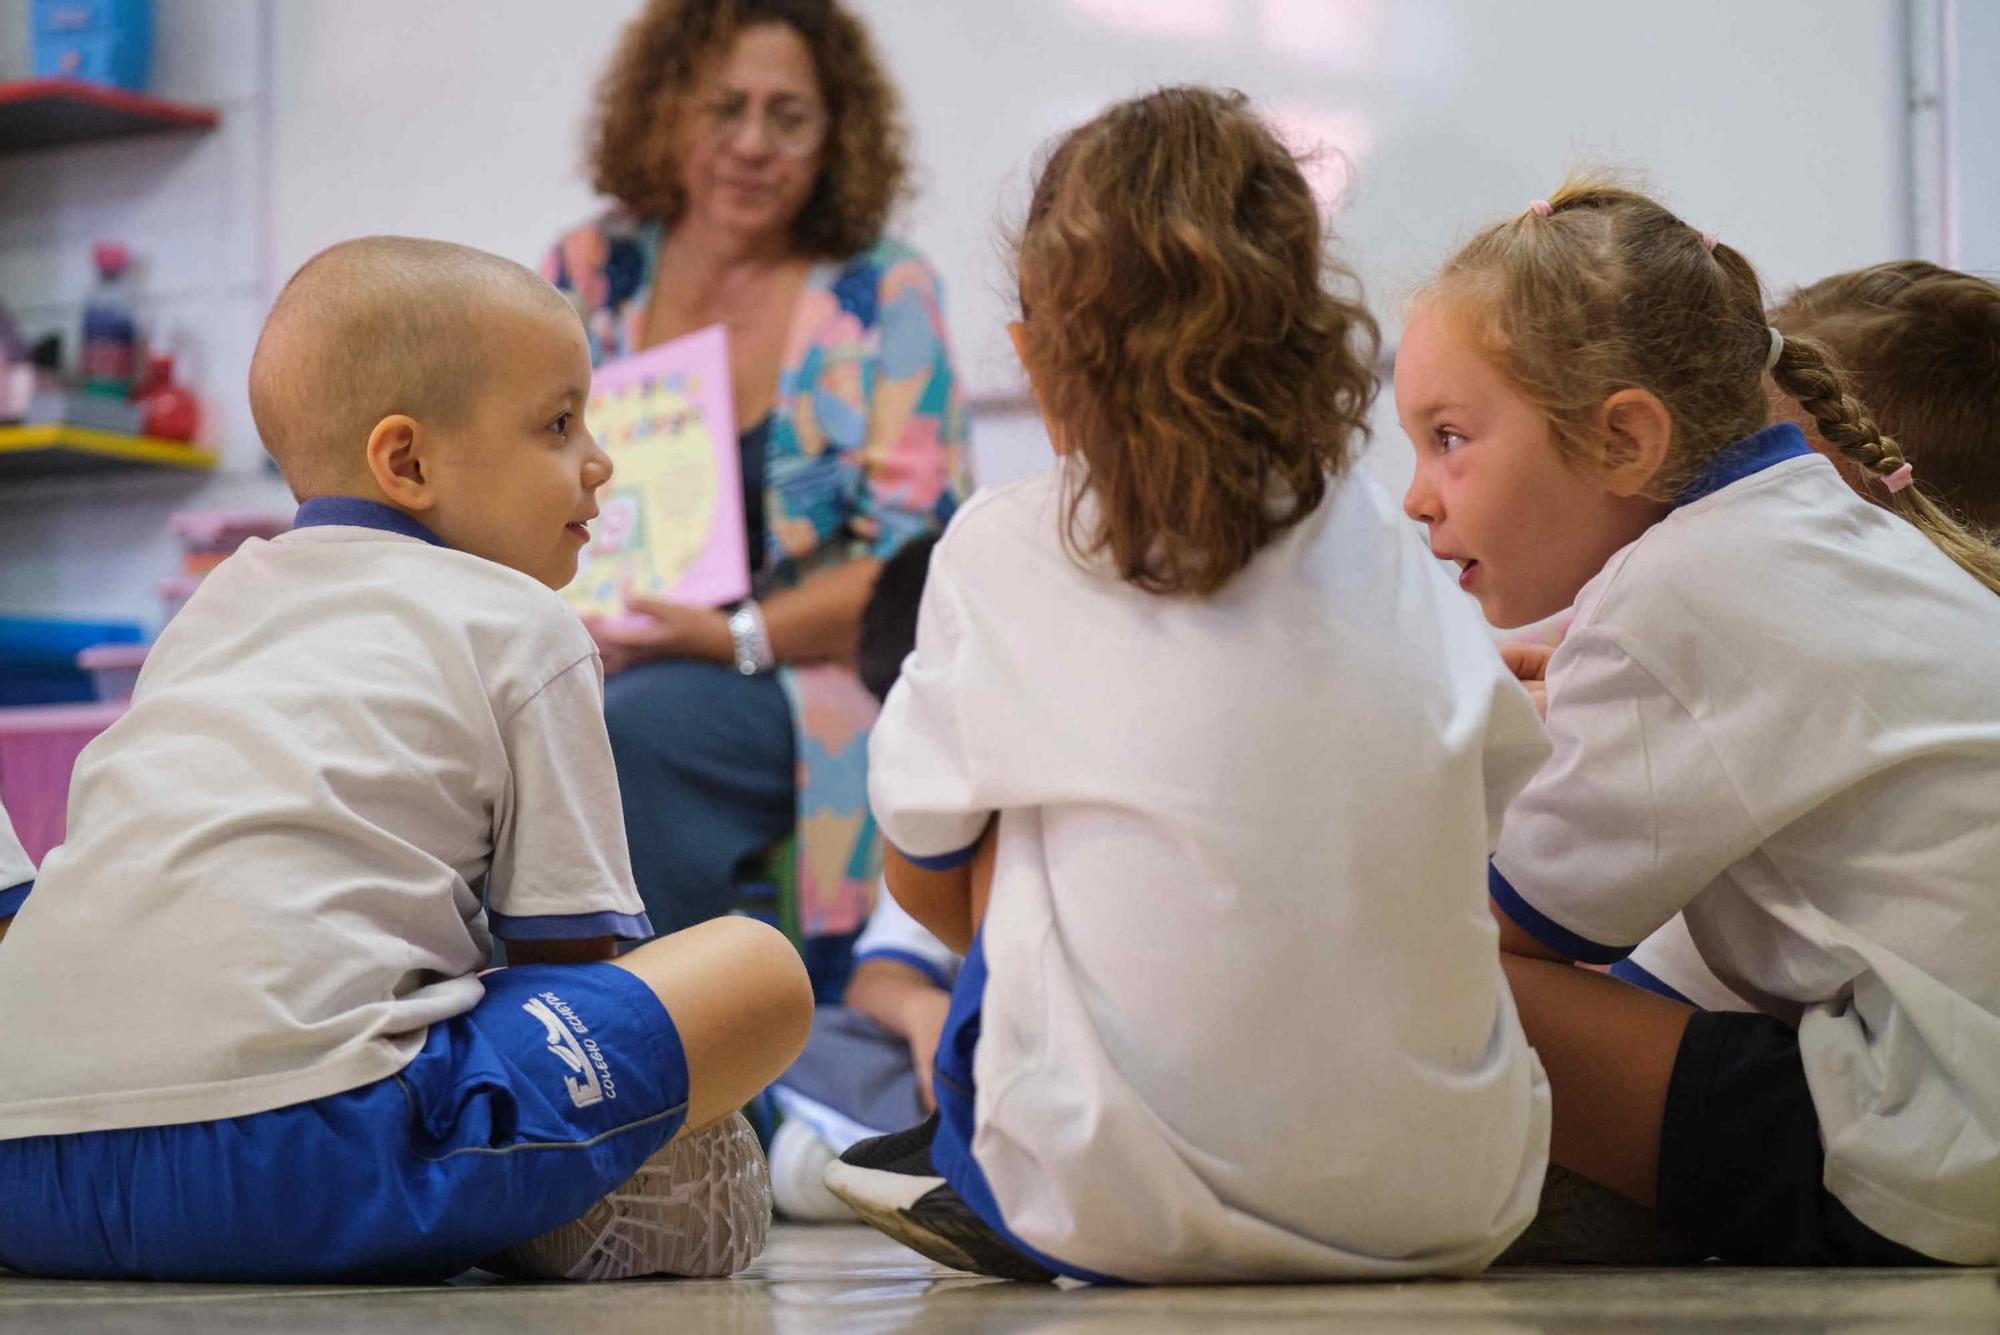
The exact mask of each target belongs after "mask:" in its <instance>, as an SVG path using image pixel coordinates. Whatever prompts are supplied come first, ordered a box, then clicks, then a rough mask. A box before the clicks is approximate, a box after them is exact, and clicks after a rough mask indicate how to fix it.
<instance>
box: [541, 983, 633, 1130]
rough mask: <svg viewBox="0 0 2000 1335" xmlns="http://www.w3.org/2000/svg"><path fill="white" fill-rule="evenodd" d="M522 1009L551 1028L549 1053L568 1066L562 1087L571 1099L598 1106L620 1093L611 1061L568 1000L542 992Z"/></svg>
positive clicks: (545, 1026) (581, 1105) (583, 1105)
mask: <svg viewBox="0 0 2000 1335" xmlns="http://www.w3.org/2000/svg"><path fill="white" fill-rule="evenodd" d="M521 1009H522V1010H524V1011H526V1012H527V1013H528V1014H529V1015H532V1016H533V1017H534V1018H535V1019H536V1020H538V1021H540V1023H541V1026H542V1028H543V1029H545V1030H547V1031H548V1034H547V1037H548V1043H549V1055H550V1056H551V1057H554V1058H555V1059H556V1060H558V1061H560V1062H561V1063H562V1064H563V1065H564V1066H565V1067H567V1068H568V1069H569V1074H568V1075H566V1076H564V1077H563V1087H564V1088H565V1089H567V1090H568V1091H569V1101H570V1102H571V1103H573V1104H575V1105H576V1106H577V1107H579V1108H590V1107H595V1106H596V1105H597V1104H600V1103H603V1102H604V1101H605V1100H607V1099H615V1098H617V1097H618V1082H617V1081H616V1080H614V1079H612V1076H611V1063H609V1062H607V1061H606V1060H605V1059H604V1053H603V1052H602V1051H601V1050H600V1049H599V1048H598V1046H597V1040H596V1039H594V1038H592V1037H591V1036H590V1026H589V1025H587V1024H585V1023H584V1022H583V1021H582V1019H580V1018H579V1017H578V1016H577V1013H576V1012H575V1011H574V1010H572V1009H570V1005H569V1003H568V1002H566V1001H564V1000H563V999H562V998H561V997H559V996H557V995H556V994H555V993H553V992H543V993H541V994H540V995H538V996H535V997H533V998H531V999H529V1000H527V1001H524V1002H522V1003H521Z"/></svg>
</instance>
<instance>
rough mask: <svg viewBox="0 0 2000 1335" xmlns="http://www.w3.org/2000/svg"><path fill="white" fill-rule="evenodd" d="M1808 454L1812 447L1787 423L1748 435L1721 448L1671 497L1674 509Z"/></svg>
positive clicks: (1803, 433) (1776, 424)
mask: <svg viewBox="0 0 2000 1335" xmlns="http://www.w3.org/2000/svg"><path fill="white" fill-rule="evenodd" d="M1811 453H1812V446H1810V445H1808V444H1806V433H1805V432H1803V431H1801V430H1799V429H1798V427H1797V426H1795V425H1794V424H1792V423H1790V422H1774V423H1772V424H1771V425H1770V426H1767V427H1765V428H1764V429H1763V430H1762V431H1755V432H1752V433H1751V434H1750V435H1747V436H1745V437H1744V438H1743V439H1741V440H1739V441H1737V442H1735V443H1734V444H1732V445H1728V446H1725V447H1724V448H1723V451H1722V453H1720V454H1718V455H1716V456H1715V458H1713V459H1711V460H1710V461H1709V464H1708V467H1707V468H1704V469H1703V470H1702V471H1701V474H1700V476H1698V477H1696V478H1695V480H1694V481H1692V482H1690V483H1688V484H1687V486H1685V487H1683V488H1681V494H1680V495H1678V496H1676V497H1674V508H1675V509H1676V510H1678V509H1679V508H1680V507H1681V506H1683V505H1692V504H1694V502H1696V501H1698V500H1700V499H1701V498H1702V497H1704V496H1712V495H1714V494H1715V493H1716V492H1718V491H1721V490H1722V489H1723V488H1724V487H1726V486H1728V485H1729V484H1730V483H1732V482H1741V481H1742V480H1743V479H1744V478H1746V477H1750V476H1751V475H1753V474H1756V473H1761V472H1763V471H1764V470H1765V469H1767V468H1769V467H1771V465H1773V464H1781V463H1783V462H1784V461H1785V460H1787V459H1796V458H1798V457H1799V456H1800V455H1802V454H1811Z"/></svg>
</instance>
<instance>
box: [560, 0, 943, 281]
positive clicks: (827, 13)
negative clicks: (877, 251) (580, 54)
mask: <svg viewBox="0 0 2000 1335" xmlns="http://www.w3.org/2000/svg"><path fill="white" fill-rule="evenodd" d="M764 23H782V24H784V25H785V26H786V27H788V28H791V29H792V30H793V31H795V32H797V33H798V34H799V36H800V37H801V38H803V39H804V40H805V44H806V46H807V47H808V48H810V50H811V51H812V57H813V68H814V70H815V71H817V73H818V75H819V85H820V91H821V94H822V96H824V98H825V99H826V110H827V117H828V122H827V138H826V146H825V148H824V149H822V150H821V152H822V154H823V160H822V162H821V165H820V173H819V179H818V180H817V181H815V182H814V183H813V192H812V195H811V197H810V198H808V199H807V201H806V204H805V207H804V208H802V209H800V210H799V216H798V218H797V220H796V221H795V222H794V224H793V232H792V240H793V244H794V245H795V246H797V248H798V250H799V252H800V253H801V254H804V255H813V256H821V257H829V258H840V257H844V256H847V255H852V254H854V253H856V252H858V251H861V250H865V249H866V248H868V247H869V246H870V245H873V244H874V243H875V241H876V240H877V239H879V238H880V237H881V235H882V232H883V229H884V228H885V227H886V226H887V224H888V221H889V215H890V214H891V212H893V211H894V209H895V207H896V205H897V204H898V203H899V202H900V201H901V200H902V198H903V193H904V189H905V177H906V176H907V165H906V162H905V146H906V144H907V142H908V132H907V131H906V129H905V127H904V124H903V114H902V105H901V103H900V102H899V101H898V99H897V97H896V91H895V89H894V87H892V86H891V84H890V83H889V79H888V76H887V74H886V73H885V72H884V71H883V68H882V62H881V61H880V59H879V58H878V57H877V56H876V54H875V47H874V43H872V42H871V41H870V40H869V38H868V30H867V29H866V28H864V27H863V26H862V25H861V21H860V20H859V19H857V18H856V17H855V16H854V15H852V14H850V13H849V12H848V11H847V10H846V9H845V8H843V7H842V6H840V5H839V4H837V3H834V0H652V3H650V4H648V5H647V6H646V8H645V9H644V10H643V11H641V12H640V14H639V17H638V18H636V19H634V20H633V21H632V23H631V25H630V26H629V27H627V28H626V29H625V35H624V37H623V38H621V39H620V41H619V44H618V50H617V52H616V54H614V55H613V56H612V58H611V65H610V68H609V69H608V70H606V72H605V75H604V79H603V81H602V82H601V83H600V84H599V85H598V89H597V110H596V116H595V120H594V121H593V124H592V128H591V135H590V162H591V172H592V178H591V179H592V183H593V184H594V185H595V186H596V187H597V189H598V190H599V191H601V192H602V193H604V194H606V195H609V196H611V197H612V198H613V199H616V200H618V201H619V202H620V203H622V204H624V205H625V206H626V207H627V208H629V209H631V210H632V211H633V212H634V213H636V214H638V215H639V216H640V217H643V218H651V219H657V220H659V221H660V222H662V223H664V224H666V225H667V226H668V227H672V226H673V225H674V224H675V223H676V222H678V221H679V220H680V217H681V214H682V212H683V211H684V210H685V209H686V207H687V200H686V199H685V197H684V192H683V190H682V188H681V162H680V144H681V139H682V135H681V127H682V125H683V123H684V122H683V118H684V117H685V116H686V115H687V114H689V112H690V111H691V110H692V107H691V106H690V101H691V99H692V97H693V94H694V91H695V85H696V83H697V82H698V81H699V80H700V78H701V75H702V73H703V71H704V70H706V69H707V68H708V67H709V64H710V62H712V61H714V60H716V59H717V58H719V57H720V56H721V55H722V53H723V52H725V51H727V50H728V48H729V44H730V42H731V41H733V40H734V39H735V37H736V34H737V33H739V32H741V31H742V30H743V29H745V28H750V27H755V26H757V25H758V24H764Z"/></svg>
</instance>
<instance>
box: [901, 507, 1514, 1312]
mask: <svg viewBox="0 0 2000 1335" xmlns="http://www.w3.org/2000/svg"><path fill="white" fill-rule="evenodd" d="M1063 502H1064V497H1063V488H1062V484H1061V473H1060V472H1059V471H1052V472H1049V473H1045V474H1043V475H1041V476H1039V477H1034V478H1030V479H1028V480H1027V481H1024V482H1021V483H1018V484H1016V485H1014V486H1011V487H1006V488H1003V489H1000V490H997V491H991V492H985V493H982V494H981V495H979V496H978V497H976V498H974V499H973V501H972V502H971V503H970V504H968V505H967V506H966V507H965V508H964V509H962V510H960V511H959V513H958V515H957V516H956V517H955V518H954V520H953V522H952V524H951V527H950V528H949V530H948V531H947V532H946V534H945V536H944V538H943V540H942V541H941V542H940V544H939V545H938V547H937V550H936V552H935V553H934V554H933V556H932V559H931V569H930V578H929V582H928V584H927V586H926V588H925V591H924V598H923V610H922V616H921V618H920V620H919V624H918V631H917V647H916V651H915V653H914V654H913V655H912V657H911V658H910V659H909V661H908V662H907V663H905V665H904V669H903V675H902V679H901V681H900V683H899V684H898V685H897V686H896V688H895V690H894V691H892V692H891V693H890V695H889V698H888V701H887V702H886V704H885V706H884V709H883V714H882V717H881V720H880V722H879V723H878V724H877V725H876V728H875V732H874V734H873V737H872V740H871V745H870V754H869V791H870V796H871V798H872V800H873V804H874V810H875V814H876V817H877V818H878V820H879V821H880V822H881V825H882V829H883V831H884V833H885V834H886V835H887V837H888V838H889V839H890V840H891V841H892V842H893V843H894V844H895V845H896V846H897V847H898V848H900V849H902V850H903V851H904V852H906V853H908V854H911V855H914V856H917V857H923V858H935V857H939V856H949V855H952V854H962V853H963V850H964V849H965V847H966V846H967V845H969V844H971V843H973V842H974V841H975V840H976V839H977V838H978V836H979V835H980V832H981V831H982V829H983V828H984V827H985V825H986V823H987V820H988V817H989V816H990V815H992V814H993V813H995V812H997V813H999V826H998V831H999V832H998V856H997V868H996V872H995V880H994V885H993V894H992V900H991V905H990V909H989V912H988V916H987V918H986V920H985V923H984V925H983V928H982V932H981V939H980V945H981V949H982V950H983V953H984V957H985V964H986V968H987V970H988V981H987V985H986V988H985V992H984V1012H983V1018H982V1028H981V1037H980V1039H979V1043H978V1048H977V1051H976V1053H975V1056H974V1075H975V1083H976V1086H977V1089H976V1092H975V1096H974V1111H975V1120H976V1124H977V1125H976V1130H975V1133H974V1138H973V1141H972V1143H971V1151H972V1154H973V1156H974V1158H975V1159H976V1160H977V1162H978V1165H979V1167H980V1168H981V1169H982V1170H983V1172H984V1175H985V1177H986V1178H987V1180H988V1182H989V1183H990V1185H991V1187H992V1189H993V1192H994V1195H995V1198H996V1200H997V1202H998V1204H999V1207H1000V1210H1001V1212H1002V1214H1003V1215H1004V1216H1005V1220H1006V1223H1007V1225H1008V1226H1009V1228H1010V1229H1011V1230H1012V1231H1013V1232H1014V1233H1015V1234H1016V1235H1017V1236H1018V1237H1019V1238H1020V1239H1021V1240H1023V1241H1025V1242H1026V1243H1028V1244H1029V1245H1030V1246H1032V1247H1034V1248H1036V1249H1037V1250H1039V1251H1042V1252H1044V1253H1046V1254H1048V1255H1051V1256H1054V1257H1056V1258H1058V1259H1060V1260H1061V1261H1063V1262H1065V1263H1067V1264H1068V1265H1070V1266H1072V1267H1076V1268H1080V1269H1083V1270H1087V1271H1094V1272H1098V1273H1101V1274H1108V1275H1114V1276H1118V1277H1120V1278H1124V1279H1131V1280H1142V1281H1146V1280H1216V1281H1223V1280H1236V1279H1297V1280H1309V1279H1319V1278H1326V1277H1331V1276H1396V1275H1416V1274H1425V1273H1445V1272H1450V1273H1465V1272H1472V1271H1476V1270H1479V1269H1480V1268H1482V1267H1483V1266H1485V1265H1486V1264H1487V1263H1488V1262H1489V1261H1490V1260H1491V1259H1492V1258H1493V1257H1494V1256H1495V1255H1497V1254H1498V1253H1499V1252H1500V1251H1501V1250H1502V1249H1503V1248H1505V1246H1506V1245H1507V1243H1508V1242H1509V1241H1510V1240H1511V1239H1512V1238H1513V1237H1514V1236H1515V1235H1516V1234H1517V1233H1518V1232H1520V1230H1521V1229H1522V1228H1523V1227H1524V1226H1525V1225H1526V1224H1527V1223H1528V1221H1529V1219H1530V1218H1531V1217H1532V1216H1533V1214H1534V1212H1535V1208H1536V1204H1537V1201H1538V1198H1539V1193H1540V1190H1541V1184H1542V1175H1543V1170H1544V1165H1545V1162H1546V1154H1547V1144H1548V1131H1549V1100H1548V1089H1547V1085H1546V1083H1545V1081H1544V1079H1543V1076H1542V1071H1541V1067H1540V1065H1539V1063H1538V1062H1537V1061H1536V1058H1535V1056H1534V1054H1533V1052H1532V1051H1531V1050H1530V1049H1529V1048H1528V1046H1527V1043H1526V1041H1525V1039H1524V1038H1523V1036H1522V1033H1521V1029H1520V1025H1519V1023H1518V1020H1517V1018H1516V1015H1515V1012H1514V1008H1513V1002H1512V998H1511V996H1510V994H1509V993H1508V990H1507V986H1506V983H1505V980H1504V979H1503V977H1502V975H1501V972H1500V967H1499V961H1498V956H1497V952H1496V949H1495V941H1496V932H1495V929H1494V926H1493V923H1492V920H1491V917H1490V915H1489V914H1488V911H1487V908H1486V892H1485V885H1486V880H1485V878H1486V855H1487V853H1488V852H1489V851H1490V849H1491V847H1492V844H1491V840H1492V838H1493V836H1494V835H1495V834H1496V833H1497V831H1498V828H1499V821H1500V814H1501V812H1502V810H1503V809H1504V807H1505V805H1506V803H1507V802H1508V800H1509V799H1510V798H1512V796H1513V795H1514V794H1515V793H1516V792H1517V791H1518V790H1519V789H1520V787H1521V785H1522V784H1523V783H1525V782H1526V780H1527V778H1528V776H1529V775H1530V774H1531V773H1532V772H1533V771H1534V769H1535V768H1536V766H1537V765H1539V764H1540V763H1541V761H1542V759H1543V757H1544V756H1545V755H1546V753H1547V742H1546V739H1545V737H1544V735H1543V732H1542V729H1541V726H1540V724H1539V722H1538V720H1537V719H1536V717H1535V712H1534V708H1533V706H1532V705H1531V704H1530V703H1529V701H1528V698H1527V696H1526V694H1525V693H1524V692H1523V691H1522V689H1521V687H1520V686H1519V685H1518V684H1517V683H1516V682H1514V681H1513V680H1512V679H1511V677H1510V676H1509V675H1508V673H1507V672H1506V671H1505V670H1504V668H1503V667H1502V666H1501V663H1500V660H1499V658H1498V656H1497V654H1496V653H1495V650H1494V648H1493V644H1492V640H1491V637H1490V635H1489V634H1488V632H1487V630H1486V628H1485V626H1484V625H1483V623H1482V622H1481V621H1480V620H1479V618H1478V616H1477V614H1476V612H1475V611H1474V610H1473V608H1472V607H1471V605H1470V603H1469V602H1468V601H1467V600H1466V599H1465V598H1464V597H1463V596H1462V595H1461V594H1460V593H1459V592H1458V591H1457V590H1456V589H1455V588H1454V587H1453V586H1452V584H1451V581H1450V580H1449V579H1447V578H1446V576H1445V574H1444V573H1443V571H1442V570H1441V569H1440V568H1439V566H1438V563H1437V562H1436V561H1434V560H1433V559H1432V558H1431V556H1430V554H1429V553H1428V552H1427V551H1426V550H1425V549H1424V546H1423V544H1422V543H1421V541H1420V540H1419V539H1418V537H1417V535H1416V533H1415V531H1414V530H1413V529H1412V527H1411V526H1410V525H1409V523H1408V522H1407V521H1406V520H1404V519H1403V517H1402V516H1401V515H1400V514H1398V513H1397V512H1396V510H1395V507H1394V505H1393V503H1392V502H1391V501H1390V500H1389V499H1388V497H1387V496H1386V495H1384V493H1383V492H1382V491H1381V489H1380V488H1379V487H1377V486H1376V485H1375V484H1374V483H1373V482H1371V481H1369V480H1367V479H1366V478H1364V477H1363V476H1361V475H1360V474H1359V473H1354V474H1350V475H1349V476H1348V477H1346V478H1345V479H1343V480H1341V481H1340V482H1338V483H1337V484H1336V486H1335V487H1334V489H1333V491H1332V494H1331V495H1330V496H1328V498H1327V499H1326V500H1325V501H1324V502H1323V503H1322V504H1321V505H1320V506H1319V507H1318V509H1317V510H1316V511H1315V512H1314V513H1313V514H1311V515H1310V516H1308V517H1307V518H1306V519H1305V520H1304V521H1302V522H1301V523H1299V524H1298V525H1297V526H1295V527H1294V528H1292V529H1290V530H1289V531H1287V532H1285V533H1284V534H1282V535H1280V536H1279V537H1278V538H1276V539H1275V540H1274V541H1273V542H1271V543H1270V545H1269V546H1268V547H1266V548H1265V550H1263V551H1262V552H1260V553H1259V554H1258V555H1257V557H1256V558H1255V560H1254V561H1253V562H1252V563H1251V565H1250V566H1249V567H1248V568H1247V569H1246V570H1244V571H1243V572H1242V573H1240V574H1239V575H1237V576H1236V578H1235V579H1233V580H1232V581H1231V582H1230V583H1229V585H1228V586H1227V587H1225V588H1224V589H1223V590H1222V591H1221V592H1219V593H1217V594H1215V595H1213V596H1209V597H1202V598H1194V597H1164V596H1160V595H1156V594H1150V593H1145V592H1142V591H1140V590H1138V589H1136V588H1134V587H1132V586H1131V585H1129V584H1127V583H1124V582H1122V581H1120V580H1118V579H1117V578H1115V577H1114V576H1112V575H1110V574H1109V573H1106V572H1104V571H1103V570H1102V568H1101V566H1098V565H1093V567H1092V568H1089V569H1086V568H1085V567H1084V566H1082V565H1080V564H1078V562H1077V561H1075V560H1073V559H1072V558H1071V557H1070V556H1069V555H1068V554H1067V553H1066V552H1065V551H1064V548H1063V546H1062V543H1061V541H1060V537H1059V525H1060V523H1061V517H1062V514H1063V511H1064V504H1063ZM1088 522H1089V511H1088V509H1086V511H1085V515H1084V523H1085V524H1088Z"/></svg>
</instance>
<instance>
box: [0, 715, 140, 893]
mask: <svg viewBox="0 0 2000 1335" xmlns="http://www.w3.org/2000/svg"><path fill="white" fill-rule="evenodd" d="M124 712H125V702H124V701H122V700H121V701H118V702H116V703H112V704H98V705H39V706H31V707H29V708H26V709H0V806H5V807H6V808H7V815H8V816H9V817H10V818H11V819H12V820H13V822H14V832H15V833H16V834H18V835H19V836H20V837H21V846H22V847H23V848H25V849H26V850H27V852H28V857H29V858H30V859H32V860H33V861H34V862H35V863H36V864H37V865H39V864H40V863H41V860H42V859H43V858H44V857H46V856H48V852H49V850H50V849H52V848H54V847H55V846H56V845H58V844H60V843H61V842H62V841H63V829H64V817H65V815H66V813H67V811H68V807H69V778H70V772H71V771H72V770H74V769H75V768H76V758H77V756H78V755H79V754H81V753H82V751H83V748H84V747H86V746H88V745H90V743H91V740H92V739H93V738H95V737H96V736H97V734H99V733H100V732H103V731H104V730H105V729H106V728H108V727H110V726H111V725H112V724H113V723H115V722H116V721H117V720H118V717H119V716H120V715H121V714H123V713H124Z"/></svg>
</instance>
